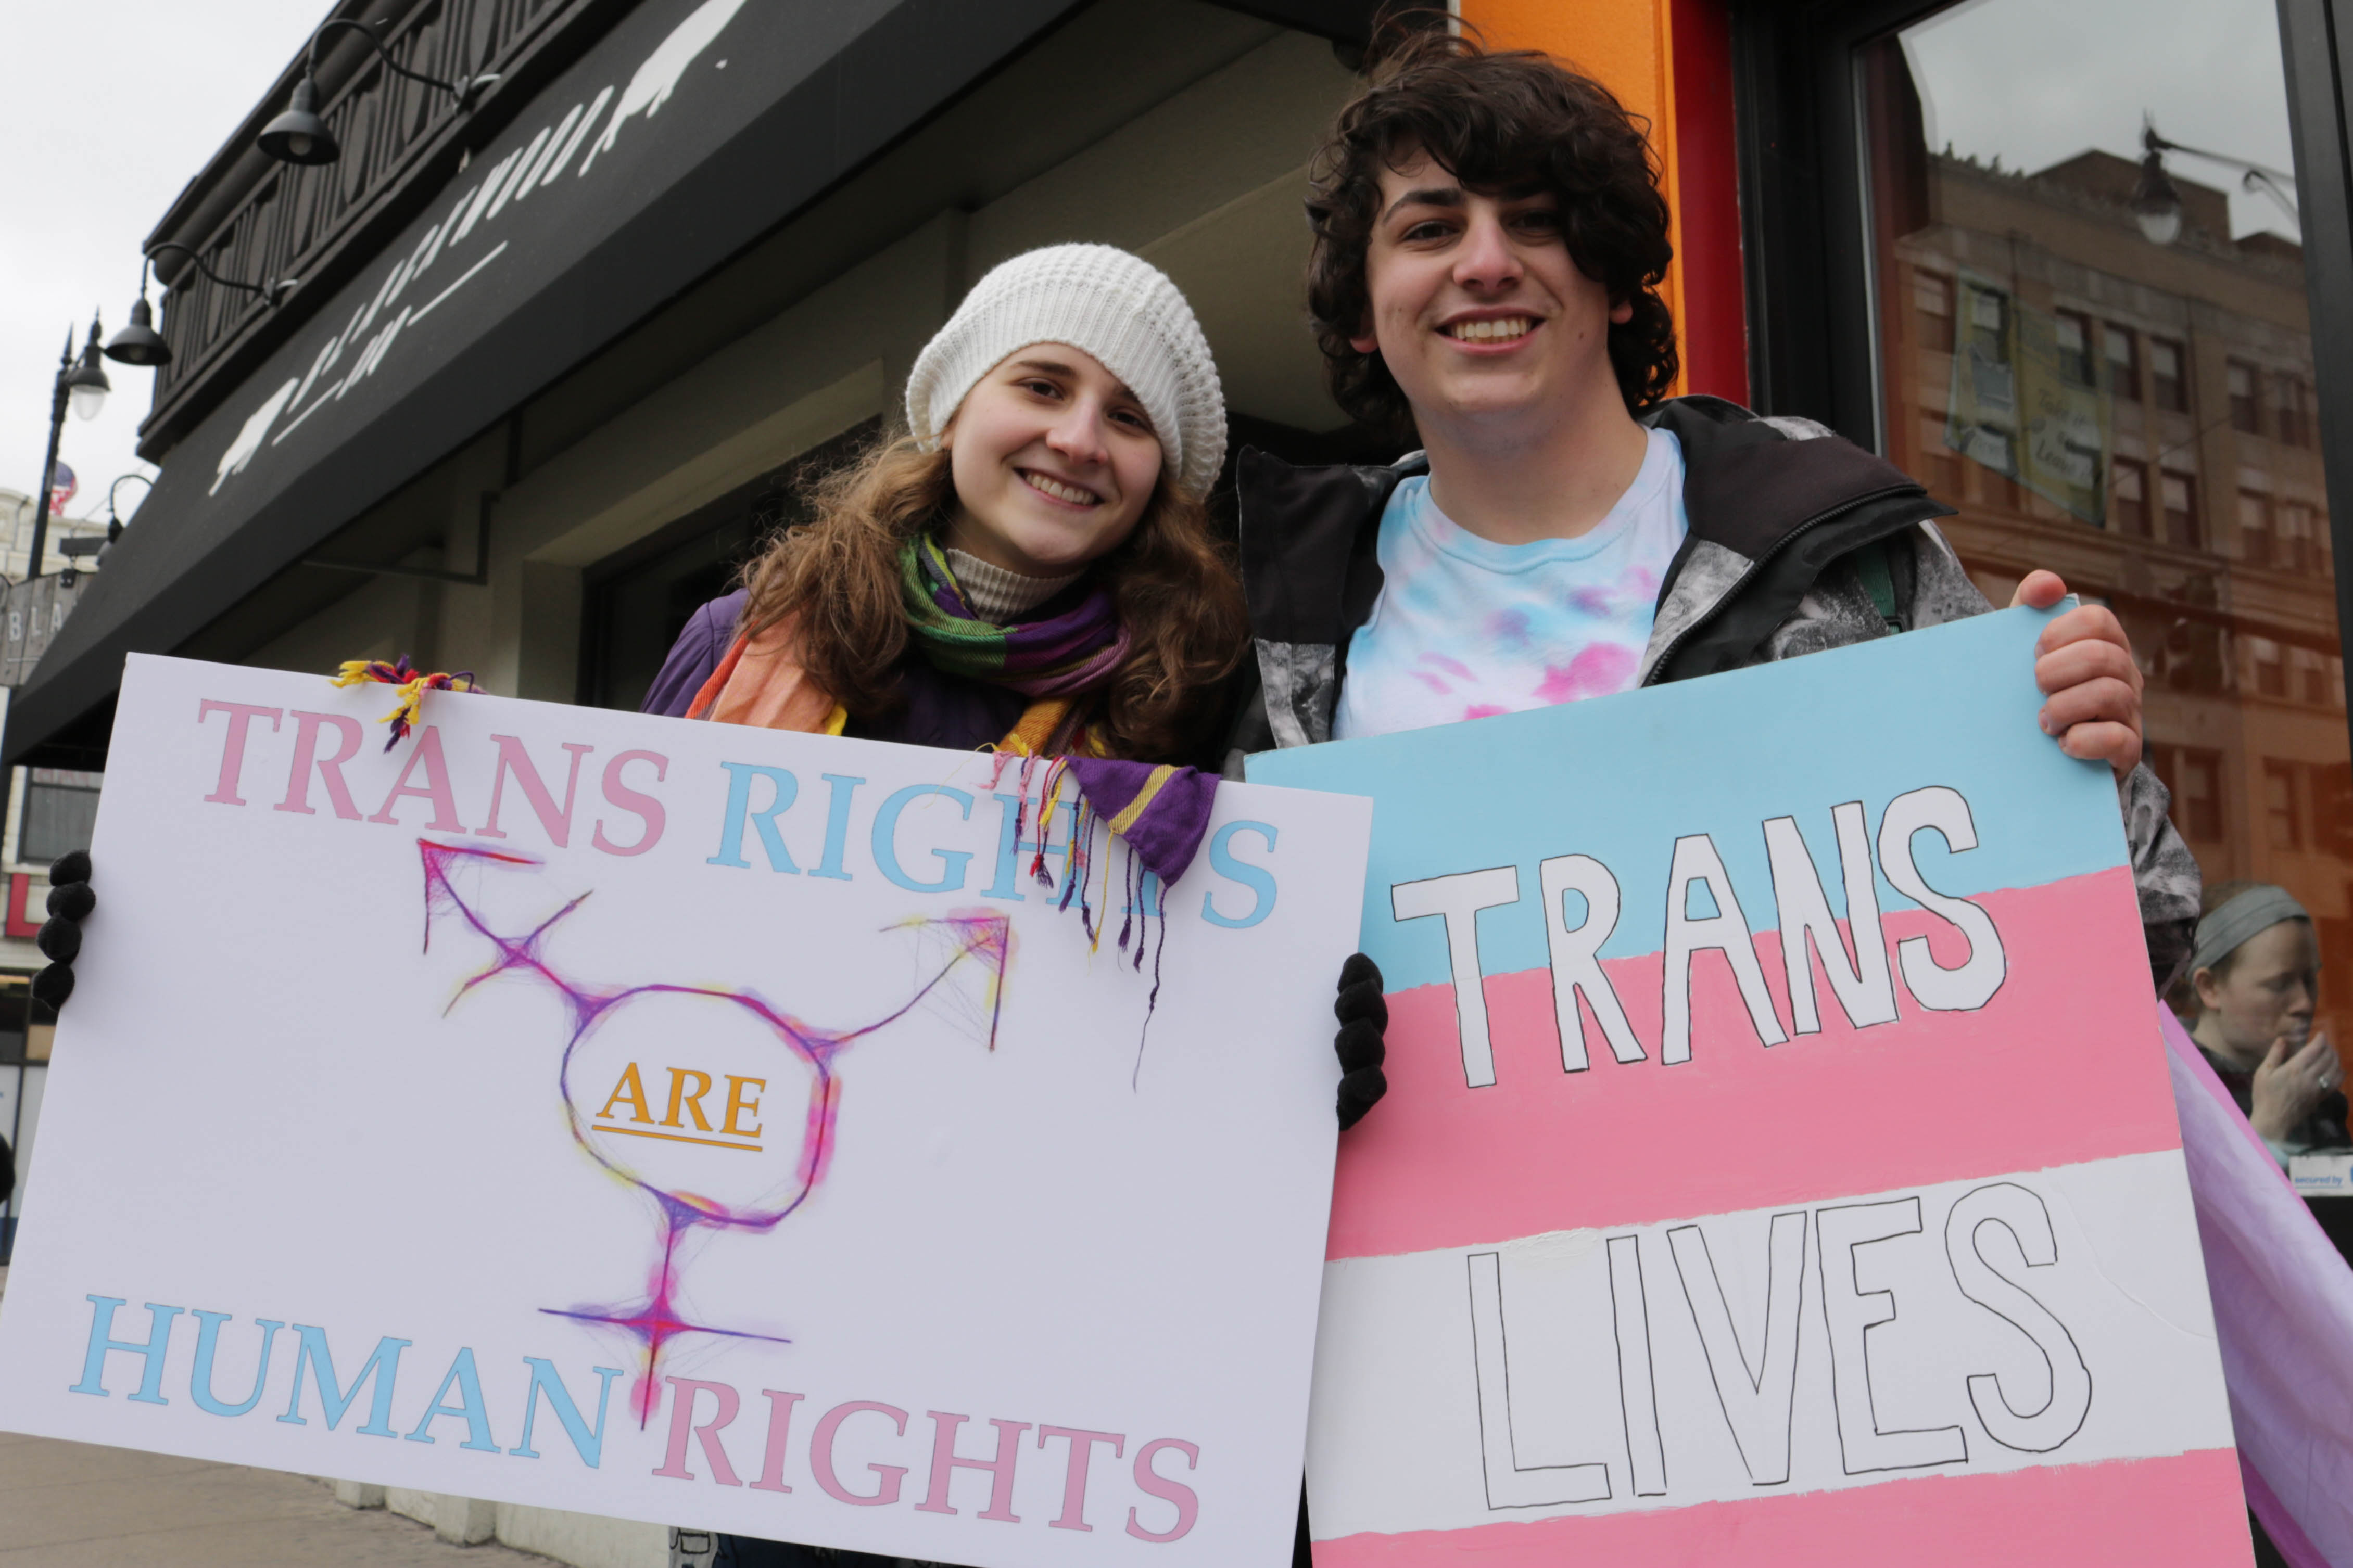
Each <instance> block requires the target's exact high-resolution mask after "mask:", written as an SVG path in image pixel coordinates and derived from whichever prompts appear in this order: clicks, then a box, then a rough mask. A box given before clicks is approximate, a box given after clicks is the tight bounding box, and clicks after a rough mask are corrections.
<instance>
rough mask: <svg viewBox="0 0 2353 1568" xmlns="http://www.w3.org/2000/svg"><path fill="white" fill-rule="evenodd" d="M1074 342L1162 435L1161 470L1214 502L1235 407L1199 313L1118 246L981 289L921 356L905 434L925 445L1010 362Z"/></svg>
mask: <svg viewBox="0 0 2353 1568" xmlns="http://www.w3.org/2000/svg"><path fill="white" fill-rule="evenodd" d="M1032 343H1068V344H1070V345H1071V347H1072V348H1076V349H1083V350H1085V351H1086V352H1087V353H1090V354H1092V355H1093V356H1094V357H1095V358H1096V359H1097V360H1099V361H1101V362H1102V363H1103V368H1104V369H1105V370H1108V371H1109V372H1111V373H1112V374H1113V375H1115V376H1117V377H1119V379H1120V380H1121V381H1123V382H1124V383H1126V384H1127V387H1128V390H1129V391H1131V392H1133V393H1134V394H1135V395H1136V399H1137V401H1139V402H1141V403H1142V404H1143V405H1144V411H1145V414H1147V415H1148V416H1151V419H1152V428H1153V430H1154V432H1155V434H1156V435H1158V436H1159V437H1160V451H1161V457H1162V460H1163V466H1164V467H1165V468H1166V469H1167V471H1168V472H1169V473H1171V474H1174V475H1175V476H1176V479H1177V482H1178V483H1180V484H1182V485H1183V486H1184V487H1185V488H1186V489H1188V490H1190V491H1192V492H1193V493H1194V494H1195V495H1197V496H1199V495H1206V494H1207V493H1208V489H1209V486H1210V484H1211V483H1212V482H1214V481H1215V480H1216V479H1217V477H1218V469H1219V466H1220V465H1221V464H1222V463H1224V461H1225V458H1226V399H1225V393H1224V390H1223V389H1222V388H1221V387H1219V384H1218V367H1217V364H1216V363H1215V362H1214V361H1213V360H1212V359H1211V358H1210V357H1209V342H1208V339H1207V338H1205V337H1203V336H1202V335H1201V324H1200V323H1199V322H1198V321H1195V320H1194V319H1193V308H1192V307H1191V306H1190V305H1188V304H1187V303H1186V302H1185V296H1184V295H1183V294H1181V293H1179V292H1178V291H1177V289H1176V284H1174V283H1171V282H1170V281H1169V280H1168V278H1167V275H1166V273H1164V272H1162V271H1161V270H1160V268H1156V267H1155V266H1153V265H1152V263H1150V262H1148V261H1145V260H1144V259H1143V258H1139V257H1134V256H1130V255H1129V254H1128V253H1127V252H1126V251H1124V250H1119V249H1115V248H1113V247H1111V246H1108V245H1050V246H1048V247H1045V248H1044V249H1042V250H1032V251H1029V253H1027V254H1026V255H1022V256H1017V257H1015V258H1013V259H1012V260H1010V261H1006V262H1001V263H999V264H998V265H997V266H996V267H995V268H991V269H990V271H989V273H988V275H987V277H986V278H983V279H981V280H980V281H979V282H977V283H976V284H974V285H973V288H972V292H971V293H969V294H966V295H965V297H964V303H963V304H961V305H959V306H957V307H956V310H955V315H953V316H951V317H949V318H948V324H947V325H946V326H944V327H942V328H941V329H940V330H939V332H938V335H936V336H935V337H934V338H933V339H932V341H931V342H928V343H926V344H925V345H924V346H923V353H921V354H919V355H917V356H916V359H915V370H914V374H912V375H910V376H909V377H908V378H907V427H908V428H909V429H910V430H912V431H913V433H914V435H915V437H916V438H917V439H918V440H920V441H922V442H923V445H924V446H925V447H930V446H933V445H934V444H936V443H937V442H938V440H939V438H940V432H941V431H942V430H943V429H944V428H945V427H946V426H947V423H948V421H949V420H950V419H951V418H953V417H955V411H956V409H957V408H959V407H960V406H962V405H963V403H964V399H965V394H966V393H968V392H970V391H971V390H972V389H973V386H974V384H976V383H977V382H978V381H979V380H980V378H981V377H982V376H984V375H987V374H988V373H989V372H990V371H992V370H994V369H996V368H997V365H999V364H1000V363H1003V362H1004V360H1005V358H1006V356H1008V354H1011V353H1015V352H1016V351H1018V350H1020V349H1025V348H1028V347H1029V345H1030V344H1032Z"/></svg>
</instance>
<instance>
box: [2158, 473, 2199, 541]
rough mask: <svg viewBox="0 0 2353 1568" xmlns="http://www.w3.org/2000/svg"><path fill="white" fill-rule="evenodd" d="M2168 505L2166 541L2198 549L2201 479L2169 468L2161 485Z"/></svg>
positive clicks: (2159, 488)
mask: <svg viewBox="0 0 2353 1568" xmlns="http://www.w3.org/2000/svg"><path fill="white" fill-rule="evenodd" d="M2158 493H2159V494H2160V495H2161V496H2162V497H2163V498H2164V502H2165V542H2167V543H2168V544H2178V545H2179V546H2180V547H2181V548H2182V549H2184V550H2195V549H2197V548H2198V476H2197V475H2195V474H2178V473H2175V472H2173V471H2172V470H2170V469H2168V470H2167V471H2166V472H2165V474H2164V475H2163V476H2162V477H2161V478H2160V479H2159V480H2158Z"/></svg>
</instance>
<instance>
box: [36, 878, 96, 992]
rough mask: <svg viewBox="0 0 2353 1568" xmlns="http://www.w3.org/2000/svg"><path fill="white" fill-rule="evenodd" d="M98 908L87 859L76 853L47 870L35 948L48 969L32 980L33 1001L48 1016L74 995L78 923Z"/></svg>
mask: <svg viewBox="0 0 2353 1568" xmlns="http://www.w3.org/2000/svg"><path fill="white" fill-rule="evenodd" d="M97 907H98V895H97V894H96V893H93V892H91V891H90V857H89V856H88V855H86V854H84V853H83V852H82V851H80V850H79V849H77V850H75V851H74V852H73V853H72V854H70V855H64V856H60V857H58V862H57V864H56V865H54V866H51V867H50V868H49V918H48V919H47V921H43V922H42V924H41V930H40V933H39V934H38V935H37V936H36V937H34V939H33V942H34V944H35V945H36V946H37V947H39V948H40V950H41V953H42V956H44V957H46V958H47V959H48V960H49V966H48V967H47V969H44V970H42V971H41V972H40V973H38V974H36V975H34V976H33V1000H34V1001H36V1002H38V1003H41V1004H42V1005H45V1006H47V1008H48V1009H49V1010H50V1011H51V1012H53V1013H54V1012H56V1011H57V1010H58V1008H60V1007H63V1006H64V1005H66V998H67V997H69V996H70V995H72V994H73V988H74V972H73V961H74V959H75V958H76V957H77V956H78V955H79V953H80V952H81V922H82V921H85V920H87V919H89V918H90V910H94V909H96V908H97Z"/></svg>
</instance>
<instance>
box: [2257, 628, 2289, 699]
mask: <svg viewBox="0 0 2353 1568" xmlns="http://www.w3.org/2000/svg"><path fill="white" fill-rule="evenodd" d="M2247 658H2248V660H2249V662H2251V663H2252V664H2253V666H2254V667H2255V690H2256V692H2257V693H2258V694H2259V695H2261V696H2264V697H2284V696H2286V695H2287V655H2286V651H2285V650H2284V649H2283V648H2282V647H2280V645H2279V644H2277V643H2275V642H2274V641H2273V640H2272V639H2271V638H2269V637H2249V638H2248V639H2247Z"/></svg>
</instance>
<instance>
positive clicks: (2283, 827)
mask: <svg viewBox="0 0 2353 1568" xmlns="http://www.w3.org/2000/svg"><path fill="white" fill-rule="evenodd" d="M2295 774H2296V766H2295V763H2284V762H2281V761H2280V760H2279V759H2278V758H2277V757H2265V758H2264V759H2263V822H2264V825H2265V826H2266V827H2267V828H2268V829H2269V831H2270V834H2271V846H2272V847H2273V848H2274V849H2301V848H2303V847H2304V818H2303V816H2302V814H2301V813H2299V812H2298V811H2297V810H2296V798H2295V797H2296V788H2295Z"/></svg>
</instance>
